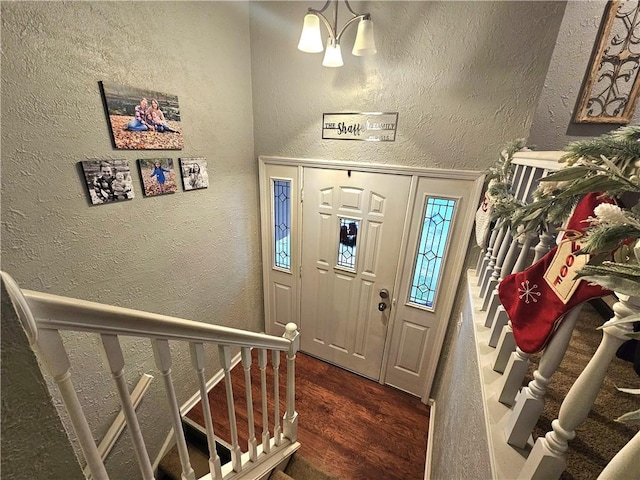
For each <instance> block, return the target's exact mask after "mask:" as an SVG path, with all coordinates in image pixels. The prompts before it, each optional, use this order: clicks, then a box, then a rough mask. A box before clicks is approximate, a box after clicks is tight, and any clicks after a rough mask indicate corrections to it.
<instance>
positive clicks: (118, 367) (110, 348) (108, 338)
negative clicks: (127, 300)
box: [100, 335, 153, 480]
mask: <svg viewBox="0 0 640 480" xmlns="http://www.w3.org/2000/svg"><path fill="white" fill-rule="evenodd" d="M100 337H101V339H102V347H103V349H104V353H105V356H106V357H107V361H108V363H109V369H110V370H111V376H112V377H113V379H114V381H115V382H116V388H117V389H118V396H119V397H120V403H121V404H122V411H123V413H124V417H125V419H126V421H127V427H129V434H130V435H131V440H132V442H133V451H134V454H135V456H136V460H137V461H138V466H139V467H140V472H141V473H142V478H144V479H145V480H152V479H153V468H152V467H151V460H149V454H148V453H147V448H146V447H145V445H144V439H143V438H142V432H141V431H140V424H139V423H138V416H137V415H136V411H135V408H134V407H133V402H132V401H131V396H130V395H129V389H128V388H127V381H126V380H125V378H124V356H123V355H122V348H121V347H120V341H119V340H118V337H117V336H115V335H100Z"/></svg>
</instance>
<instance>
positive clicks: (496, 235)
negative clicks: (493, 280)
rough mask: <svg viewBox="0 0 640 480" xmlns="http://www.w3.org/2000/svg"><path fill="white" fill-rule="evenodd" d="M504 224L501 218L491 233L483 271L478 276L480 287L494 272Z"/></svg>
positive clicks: (483, 262) (483, 261)
mask: <svg viewBox="0 0 640 480" xmlns="http://www.w3.org/2000/svg"><path fill="white" fill-rule="evenodd" d="M502 224H503V222H502V219H500V218H499V219H498V220H497V221H496V224H495V226H494V227H493V232H491V238H490V240H489V247H487V253H486V254H485V256H484V259H483V260H482V267H481V271H480V274H479V275H478V286H481V285H482V284H483V283H484V280H485V278H487V275H489V274H490V273H492V272H493V266H494V265H495V264H496V257H495V256H496V255H497V254H498V248H500V242H501V241H502V235H501V233H502V232H503V230H502ZM494 252H495V253H494ZM492 261H493V263H492Z"/></svg>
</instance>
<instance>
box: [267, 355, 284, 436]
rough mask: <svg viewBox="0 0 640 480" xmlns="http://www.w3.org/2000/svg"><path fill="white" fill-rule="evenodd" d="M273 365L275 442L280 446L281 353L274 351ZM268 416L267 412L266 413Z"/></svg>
mask: <svg viewBox="0 0 640 480" xmlns="http://www.w3.org/2000/svg"><path fill="white" fill-rule="evenodd" d="M272 356H273V357H272V364H273V398H275V405H274V406H273V442H274V443H275V444H276V445H280V443H281V442H282V427H281V426H280V402H279V401H278V399H279V398H280V352H279V351H277V350H274V351H273V352H272ZM265 415H266V412H265Z"/></svg>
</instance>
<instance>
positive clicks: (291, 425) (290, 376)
mask: <svg viewBox="0 0 640 480" xmlns="http://www.w3.org/2000/svg"><path fill="white" fill-rule="evenodd" d="M283 336H284V338H286V339H287V340H291V346H290V347H289V352H287V412H286V413H285V415H284V418H283V419H282V422H283V424H284V425H283V426H284V436H285V437H287V438H288V439H289V440H291V441H292V442H295V441H296V440H297V438H298V412H296V352H297V351H298V348H300V333H299V332H298V327H297V325H296V324H295V323H287V325H286V327H285V332H284V335H283Z"/></svg>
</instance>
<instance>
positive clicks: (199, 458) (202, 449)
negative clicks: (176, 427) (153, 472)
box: [158, 422, 231, 480]
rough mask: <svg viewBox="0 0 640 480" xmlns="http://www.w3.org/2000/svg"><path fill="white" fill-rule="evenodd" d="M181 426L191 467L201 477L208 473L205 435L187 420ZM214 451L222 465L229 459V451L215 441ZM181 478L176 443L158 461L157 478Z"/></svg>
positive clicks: (169, 479)
mask: <svg viewBox="0 0 640 480" xmlns="http://www.w3.org/2000/svg"><path fill="white" fill-rule="evenodd" d="M182 428H183V430H184V437H185V440H186V442H187V450H188V451H189V461H190V462H191V468H193V471H194V472H195V474H196V478H200V477H203V476H204V475H206V474H207V473H209V446H208V444H207V436H206V435H205V434H204V433H202V432H201V431H200V430H198V429H197V428H194V427H193V426H192V425H190V424H189V423H187V422H183V423H182ZM216 451H217V452H218V456H219V457H220V463H221V464H222V465H224V464H226V463H228V462H230V461H231V452H230V451H229V449H228V448H227V447H225V446H224V445H222V444H220V443H218V442H216ZM181 478H182V464H181V463H180V455H179V454H178V447H177V445H176V446H174V447H173V448H172V449H171V450H169V452H168V453H167V454H166V455H165V456H164V457H163V458H162V460H161V461H160V464H159V465H158V480H180V479H181Z"/></svg>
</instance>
